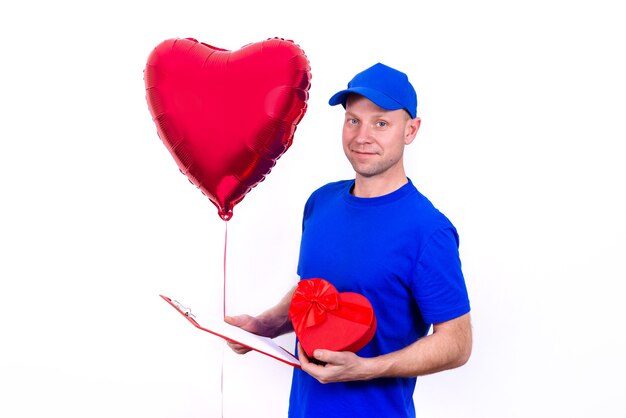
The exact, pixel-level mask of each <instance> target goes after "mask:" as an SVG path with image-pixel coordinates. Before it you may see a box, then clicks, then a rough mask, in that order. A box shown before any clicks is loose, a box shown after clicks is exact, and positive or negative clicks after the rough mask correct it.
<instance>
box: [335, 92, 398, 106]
mask: <svg viewBox="0 0 626 418" xmlns="http://www.w3.org/2000/svg"><path fill="white" fill-rule="evenodd" d="M351 93H355V94H360V95H361V96H364V97H366V98H367V99H369V100H370V101H372V102H373V103H375V104H376V105H378V106H380V107H382V108H383V109H387V110H398V109H404V106H402V105H401V104H400V103H398V102H396V101H395V100H393V99H392V98H390V97H389V96H387V95H385V94H383V93H381V92H379V91H378V90H373V89H368V88H367V87H352V88H349V89H346V90H341V91H340V92H337V93H335V94H334V95H333V96H332V97H331V98H330V100H329V101H328V104H330V105H331V106H336V105H338V104H340V105H343V107H344V108H345V107H346V100H348V95H350V94H351Z"/></svg>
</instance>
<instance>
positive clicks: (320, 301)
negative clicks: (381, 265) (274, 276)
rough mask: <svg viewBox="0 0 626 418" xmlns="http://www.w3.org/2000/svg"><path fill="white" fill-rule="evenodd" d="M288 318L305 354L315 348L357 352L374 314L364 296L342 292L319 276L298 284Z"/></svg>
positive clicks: (373, 324) (371, 331)
mask: <svg viewBox="0 0 626 418" xmlns="http://www.w3.org/2000/svg"><path fill="white" fill-rule="evenodd" d="M289 319H291V322H292V324H293V328H294V330H295V332H296V336H297V337H298V340H299V341H300V345H302V348H303V349H304V351H305V353H306V354H307V355H308V356H309V357H312V356H313V352H314V351H315V350H316V349H318V348H323V349H327V350H333V351H352V352H357V351H359V350H360V349H361V348H363V347H365V345H366V344H367V343H368V342H370V340H371V339H372V337H373V336H374V333H375V332H376V316H375V315H374V309H373V308H372V305H371V303H370V302H369V300H367V298H366V297H365V296H363V295H361V294H359V293H354V292H342V293H339V292H338V291H337V289H336V288H335V287H334V286H333V285H332V284H331V283H330V282H328V281H326V280H324V279H320V278H313V279H304V280H301V281H300V282H299V283H298V287H297V288H296V291H295V292H294V295H293V297H292V299H291V304H290V305H289Z"/></svg>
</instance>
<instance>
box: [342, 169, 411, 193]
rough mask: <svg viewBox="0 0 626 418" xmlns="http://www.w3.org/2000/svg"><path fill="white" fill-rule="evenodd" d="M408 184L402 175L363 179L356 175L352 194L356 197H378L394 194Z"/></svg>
mask: <svg viewBox="0 0 626 418" xmlns="http://www.w3.org/2000/svg"><path fill="white" fill-rule="evenodd" d="M408 182H409V180H408V178H407V177H406V175H405V174H404V172H403V173H402V175H401V176H394V177H393V178H390V179H388V178H385V177H384V176H382V177H381V176H374V177H364V176H360V175H359V174H357V175H356V177H355V181H354V189H353V190H352V194H353V195H354V196H356V197H379V196H384V195H386V194H389V193H392V192H395V191H396V190H398V189H399V188H401V187H402V186H404V185H405V184H407V183H408Z"/></svg>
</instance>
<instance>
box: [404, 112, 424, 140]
mask: <svg viewBox="0 0 626 418" xmlns="http://www.w3.org/2000/svg"><path fill="white" fill-rule="evenodd" d="M421 124H422V120H421V119H420V118H419V117H416V118H413V119H409V120H408V121H407V123H406V130H405V135H404V143H405V145H409V144H410V143H411V142H413V140H414V139H415V136H416V135H417V131H419V129H420V125H421Z"/></svg>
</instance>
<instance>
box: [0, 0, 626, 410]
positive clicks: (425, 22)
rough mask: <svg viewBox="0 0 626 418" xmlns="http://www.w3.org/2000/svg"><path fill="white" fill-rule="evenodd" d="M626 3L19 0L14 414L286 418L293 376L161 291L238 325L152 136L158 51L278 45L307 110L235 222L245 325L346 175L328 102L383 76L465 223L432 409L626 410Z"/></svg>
mask: <svg viewBox="0 0 626 418" xmlns="http://www.w3.org/2000/svg"><path fill="white" fill-rule="evenodd" d="M618 3H619V2H618V1H615V2H611V1H593V2H592V1H534V0H531V1H524V2H502V1H495V0H494V1H486V0H479V1H441V2H422V1H417V2H399V1H393V0H388V1H364V0H359V1H346V2H332V4H327V3H326V2H293V1H267V2H255V1H249V2H241V1H221V2H212V1H208V0H206V1H184V0H177V1H173V0H170V1H156V0H153V1H150V2H148V1H145V2H130V1H125V2H122V1H108V2H78V1H75V2H71V1H23V2H19V3H18V2H16V1H15V2H13V3H10V2H3V3H2V6H0V63H1V64H0V141H1V142H0V143H1V148H0V196H1V199H2V203H1V206H0V214H1V216H0V297H1V298H2V299H1V301H0V340H1V343H0V415H1V416H6V417H43V416H55V417H56V416H63V417H111V416H115V417H138V416H150V417H153V418H157V417H185V418H188V417H219V416H221V415H223V416H224V417H227V418H235V417H272V418H273V417H283V416H286V411H287V402H288V393H289V385H290V374H291V369H290V367H289V366H286V365H284V364H282V363H279V362H276V361H274V360H272V359H269V358H267V357H265V356H262V355H259V354H254V353H253V354H249V355H247V356H237V355H235V354H233V353H231V352H230V351H228V350H227V349H225V344H224V343H223V341H222V340H220V339H219V338H216V337H213V336H211V335H209V334H206V333H203V332H201V331H199V330H197V329H195V328H194V327H192V326H191V325H189V324H188V323H187V321H185V320H184V318H182V317H180V316H179V315H178V314H177V313H176V312H175V311H174V310H173V309H172V308H171V307H169V306H168V305H167V304H166V303H165V302H163V301H162V300H161V299H160V298H159V294H165V295H168V296H172V297H174V298H177V299H179V300H180V301H181V302H183V303H185V304H187V305H190V306H191V307H192V309H193V310H194V311H196V313H199V314H207V315H208V314H219V313H221V309H222V293H221V292H222V283H223V274H224V272H223V267H222V262H223V255H224V252H223V251H224V233H225V223H224V222H223V221H222V220H221V219H219V217H218V216H217V211H216V209H215V207H214V206H213V205H212V204H211V203H210V202H209V200H208V199H207V198H205V197H204V196H203V195H202V194H201V193H200V191H199V190H198V189H196V188H195V187H194V186H192V185H191V184H190V183H189V182H188V181H187V179H186V177H185V176H183V175H182V174H180V172H179V171H178V168H177V167H176V165H175V163H174V160H173V159H172V158H171V156H170V155H169V153H168V152H167V150H166V149H165V147H164V146H163V144H162V143H161V142H160V140H159V138H158V136H157V133H156V128H155V126H154V123H153V122H152V120H151V117H150V114H149V112H148V107H147V104H146V101H145V88H144V82H143V68H144V66H145V63H146V59H147V57H148V55H149V53H150V52H151V50H152V49H153V48H154V47H155V46H156V45H157V44H159V43H160V42H162V41H164V40H166V39H169V38H176V37H194V38H196V39H198V40H200V41H203V42H206V43H209V44H212V45H215V46H219V47H222V48H226V49H231V50H234V49H238V48H240V47H242V46H243V45H245V44H248V43H251V42H257V41H262V40H265V39H267V38H271V37H275V36H277V37H283V38H287V39H292V40H294V41H295V42H296V43H297V44H298V45H300V46H301V47H302V49H303V50H304V51H305V53H306V54H307V57H308V58H309V60H310V63H311V68H312V70H311V71H312V75H313V80H312V87H311V90H310V100H309V110H308V112H307V114H306V116H305V118H304V119H303V120H302V122H301V123H300V125H299V126H298V130H297V131H296V136H295V140H294V143H293V146H292V147H291V148H290V149H289V151H288V152H287V153H286V154H285V155H283V157H282V158H281V159H280V160H279V161H278V164H277V165H276V167H275V169H274V170H273V171H272V173H271V174H270V175H269V176H268V177H267V179H266V181H264V182H263V183H261V184H260V185H259V186H258V187H257V188H255V189H253V190H252V191H251V192H250V193H249V194H248V195H247V196H246V197H245V199H244V200H243V201H242V202H241V203H240V204H239V205H238V206H236V207H235V211H234V212H235V213H234V217H233V219H232V220H231V221H230V222H228V250H227V260H228V266H227V297H226V308H227V312H228V313H230V314H237V313H243V312H247V313H251V314H257V313H260V312H261V311H262V310H264V309H265V308H267V307H269V306H270V305H272V304H274V303H275V302H276V301H277V300H278V299H279V298H280V297H281V296H282V295H283V294H284V293H285V292H286V291H287V290H288V289H289V288H290V287H291V286H292V285H293V284H294V283H295V281H296V279H297V278H296V275H295V268H296V263H297V254H298V247H299V233H300V221H301V214H302V207H303V205H304V202H305V200H306V198H307V197H308V195H309V193H310V192H311V191H312V190H313V189H314V188H316V187H318V186H320V185H322V184H324V183H325V182H327V181H331V180H337V179H341V178H349V177H351V176H352V172H351V170H350V167H349V165H348V163H347V162H346V161H345V157H344V156H343V154H342V151H341V148H340V125H341V118H342V112H341V109H340V108H337V107H330V106H328V105H327V100H328V98H329V97H330V95H332V94H333V93H334V92H335V91H337V90H339V89H342V88H344V86H345V84H346V83H347V81H348V80H349V79H350V78H351V77H352V76H353V75H354V73H356V72H357V71H360V70H362V69H364V68H366V67H368V66H370V65H372V64H374V63H376V62H378V61H381V62H384V63H386V64H388V65H391V66H394V67H397V68H400V69H402V70H404V71H406V72H407V73H408V74H409V76H410V78H411V80H412V82H413V84H414V85H415V87H416V89H417V92H418V98H419V108H418V113H419V114H420V116H421V117H422V119H423V123H422V129H421V130H420V132H419V134H418V137H417V140H416V141H415V142H414V143H413V144H412V145H411V146H410V147H409V148H408V149H407V155H406V166H407V170H408V174H409V176H410V177H411V178H412V179H413V181H414V182H415V184H416V185H417V186H418V188H420V190H421V191H422V192H423V193H425V194H426V195H427V196H428V197H429V198H430V199H431V200H432V201H433V202H434V203H435V205H436V206H438V207H439V208H440V209H441V210H442V211H443V212H444V213H446V215H448V217H449V218H450V219H451V220H452V221H453V222H454V223H455V225H456V226H457V228H458V230H459V233H460V236H461V256H462V260H463V266H464V271H465V274H466V279H467V284H468V287H469V291H470V297H471V302H472V308H473V310H472V315H473V326H474V334H475V344H474V353H473V356H472V358H471V360H470V362H469V363H468V364H467V365H466V366H465V367H463V368H461V369H457V370H454V371H448V372H444V373H441V374H439V375H433V376H427V377H423V378H420V379H418V384H417V389H416V392H415V401H416V406H417V410H418V415H419V416H420V417H433V418H434V417H437V418H445V417H476V418H478V417H480V418H487V417H489V418H491V417H493V418H496V417H497V418H500V417H529V416H533V417H553V416H567V417H590V416H597V417H624V416H626V407H624V403H623V401H621V400H620V399H618V397H620V396H623V394H624V383H623V377H624V374H625V373H626V360H625V357H626V356H625V355H624V353H625V352H626V339H625V337H624V335H623V332H624V326H623V318H624V312H623V309H622V305H623V301H624V296H623V295H624V285H623V282H624V279H626V269H625V267H624V253H625V250H626V244H625V241H624V233H626V222H625V221H624V213H626V198H625V193H624V179H625V178H626V169H625V168H624V164H623V159H624V146H623V142H624V140H626V128H625V116H624V115H625V114H626V81H625V80H626V78H625V77H624V74H626V64H625V63H624V41H623V39H626V26H624V18H625V16H624V12H622V11H620V10H621V9H620V8H618ZM409 4H412V5H411V6H408V5H409ZM280 342H281V343H282V344H284V345H285V346H287V347H291V346H292V344H293V338H292V336H287V337H284V338H283V339H281V341H280ZM222 376H223V390H222V389H221V383H222Z"/></svg>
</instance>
